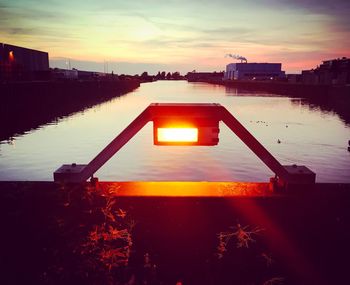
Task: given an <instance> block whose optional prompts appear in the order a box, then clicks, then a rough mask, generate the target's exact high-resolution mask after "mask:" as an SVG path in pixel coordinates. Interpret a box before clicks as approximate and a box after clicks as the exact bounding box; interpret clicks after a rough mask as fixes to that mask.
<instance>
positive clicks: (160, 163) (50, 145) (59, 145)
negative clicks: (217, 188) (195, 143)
mask: <svg viewBox="0 0 350 285" xmlns="http://www.w3.org/2000/svg"><path fill="white" fill-rule="evenodd" d="M152 102H203V103H206V102H208V103H212V102H215V103H220V104H222V105H224V106H225V107H226V108H227V109H228V110H229V111H230V112H231V113H232V114H233V115H234V116H235V117H236V118H237V119H238V120H239V121H240V122H241V123H242V124H243V125H244V126H245V127H246V128H247V129H248V130H249V131H250V132H251V133H252V134H253V135H254V136H255V137H256V138H257V139H258V140H259V141H260V142H261V143H262V144H263V145H264V146H265V147H266V148H267V149H268V150H269V151H270V152H271V153H272V154H273V155H274V156H275V157H276V158H277V159H278V160H279V161H280V162H281V163H282V164H294V163H296V164H302V165H306V166H307V167H309V168H310V169H312V170H313V171H315V172H316V179H317V181H318V182H348V183H349V182H350V152H348V151H347V145H348V140H349V139H350V127H349V125H346V124H345V123H344V122H343V121H342V120H341V119H340V118H339V117H338V115H337V114H335V113H332V112H325V111H322V110H320V109H319V108H318V107H317V106H314V105H313V106H312V107H311V106H309V105H308V104H307V103H305V101H304V100H301V99H295V98H294V99H292V98H287V97H280V96H277V95H273V94H261V93H254V94H253V93H249V92H248V93H247V92H243V91H239V90H238V91H237V90H235V89H227V88H225V87H223V86H214V85H208V84H204V83H187V82H185V81H160V82H154V83H146V84H142V85H141V87H140V88H139V89H137V90H135V91H134V92H133V93H130V94H127V95H125V96H123V97H120V98H116V99H114V100H112V101H109V102H106V103H104V104H102V105H99V106H95V107H93V108H90V109H88V110H85V111H84V112H80V113H77V114H74V115H72V116H70V117H67V118H63V119H60V120H59V121H58V122H57V123H55V124H48V125H45V126H42V127H41V128H39V129H36V130H32V131H31V132H29V133H27V134H25V135H22V136H17V137H14V139H13V140H12V141H10V142H8V141H3V142H1V144H0V180H52V173H53V172H54V170H55V169H57V168H58V167H59V166H61V165H62V164H65V163H72V162H76V163H88V162H89V161H90V160H91V159H92V158H94V156H95V155H97V154H98V153H99V151H100V150H102V148H103V147H105V146H106V145H107V144H108V143H109V142H110V141H111V140H112V139H113V138H114V137H115V136H116V135H117V134H119V132H121V131H122V130H123V129H124V128H125V127H126V126H127V125H128V124H129V123H130V122H131V121H132V120H133V119H134V118H135V117H136V116H137V115H138V114H139V113H140V112H142V111H143V110H144V109H145V108H146V107H147V106H148V105H149V104H150V103H152ZM152 132H153V130H152V126H151V124H148V125H146V127H144V128H143V129H142V130H141V131H140V132H139V133H138V134H137V135H136V136H135V137H134V138H133V139H132V140H131V141H130V142H129V143H128V144H127V145H126V146H124V147H123V148H122V149H121V150H120V151H119V152H118V153H117V154H116V155H115V156H114V157H113V158H112V159H111V160H110V161H109V162H108V163H107V164H106V165H104V167H102V168H101V169H100V170H99V171H98V172H97V173H96V176H97V177H99V179H100V180H115V181H130V180H140V181H147V180H184V181H187V180H194V181H268V179H269V177H271V176H273V174H272V173H271V171H270V170H269V169H268V168H267V167H266V166H265V165H264V164H263V163H262V162H261V161H260V160H259V159H258V158H257V157H256V156H255V155H254V154H253V153H252V152H251V151H250V150H249V149H248V148H247V147H246V146H245V145H244V144H243V143H242V142H241V141H240V140H239V139H238V138H237V137H236V136H235V135H234V134H233V133H232V132H231V131H229V130H228V128H227V127H226V126H224V125H223V124H221V125H220V142H219V145H218V146H215V147H203V146H202V147H166V146H154V145H153V135H152ZM278 142H280V143H278Z"/></svg>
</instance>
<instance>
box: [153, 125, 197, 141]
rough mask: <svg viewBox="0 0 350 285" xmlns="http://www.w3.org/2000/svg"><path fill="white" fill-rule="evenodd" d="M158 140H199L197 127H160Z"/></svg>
mask: <svg viewBox="0 0 350 285" xmlns="http://www.w3.org/2000/svg"><path fill="white" fill-rule="evenodd" d="M157 138H158V142H198V129H197V128H158V129H157Z"/></svg>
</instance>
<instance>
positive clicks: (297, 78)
mask: <svg viewBox="0 0 350 285" xmlns="http://www.w3.org/2000/svg"><path fill="white" fill-rule="evenodd" d="M286 79H287V82H289V83H300V82H301V79H302V77H301V74H286Z"/></svg>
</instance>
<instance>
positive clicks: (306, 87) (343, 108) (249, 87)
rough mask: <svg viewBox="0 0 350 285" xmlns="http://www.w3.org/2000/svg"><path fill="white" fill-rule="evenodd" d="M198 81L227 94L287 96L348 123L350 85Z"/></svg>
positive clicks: (349, 117)
mask: <svg viewBox="0 0 350 285" xmlns="http://www.w3.org/2000/svg"><path fill="white" fill-rule="evenodd" d="M200 82H204V83H208V84H215V85H221V86H225V87H226V93H227V94H234V93H235V92H237V91H239V93H244V92H264V93H271V94H277V95H282V96H288V97H291V98H294V99H292V101H293V102H294V103H297V104H302V105H308V106H309V107H310V108H311V109H312V108H315V107H319V108H320V109H321V110H322V111H326V112H335V113H337V114H338V115H339V117H340V118H341V119H342V120H343V121H344V122H345V123H346V124H350V111H349V110H350V86H349V85H340V86H337V85H316V84H313V85H312V84H301V83H288V82H270V81H237V80H236V81H222V80H203V81H200Z"/></svg>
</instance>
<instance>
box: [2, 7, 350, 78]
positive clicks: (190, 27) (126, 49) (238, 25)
mask: <svg viewBox="0 0 350 285" xmlns="http://www.w3.org/2000/svg"><path fill="white" fill-rule="evenodd" d="M349 15H350V1H348V0H319V1H317V0H309V1H302V0H297V1H288V0H285V1H284V0H280V1H278V0H261V1H257V0H256V1H252V0H247V1H234V0H217V1H209V0H201V1H200V0H195V1H182V0H178V1H174V0H167V1H157V0H153V1H152V0H149V1H125V0H123V1H119V0H105V1H93V0H71V1H65V0H60V1H59V0H46V1H42V0H40V1H39V0H16V1H14V0H11V1H7V0H0V42H4V43H9V44H14V45H19V46H24V47H28V48H33V49H39V50H44V51H47V52H49V56H50V66H51V67H55V66H59V67H65V66H67V65H66V62H67V59H68V58H69V59H70V61H71V67H76V68H79V69H86V70H100V71H103V70H104V66H106V64H104V61H106V62H108V68H109V71H111V70H114V72H115V73H119V74H120V73H129V74H134V73H141V72H143V71H148V72H150V73H155V72H157V71H158V70H166V71H180V72H182V73H185V72H187V71H192V70H194V69H195V70H197V71H214V70H216V71H219V70H224V69H225V66H226V64H228V63H229V62H232V61H233V59H232V58H231V59H230V58H225V54H227V53H233V54H240V55H242V56H245V57H246V58H247V59H248V62H282V68H283V69H284V70H286V71H287V72H289V73H291V72H300V71H301V70H302V69H309V68H312V67H315V66H316V65H318V64H319V63H320V62H321V61H322V60H326V59H333V58H337V57H342V56H347V57H349V56H350V17H349Z"/></svg>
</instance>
